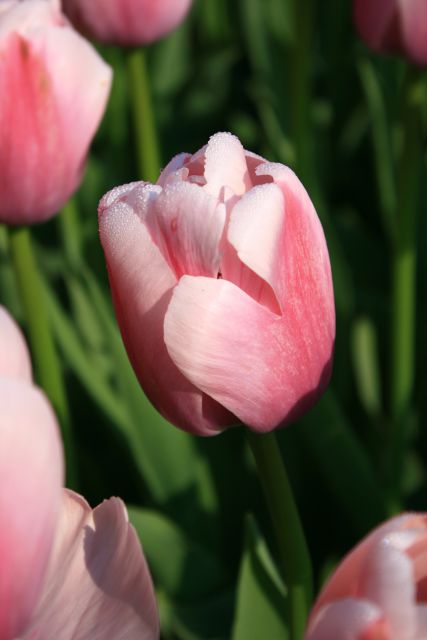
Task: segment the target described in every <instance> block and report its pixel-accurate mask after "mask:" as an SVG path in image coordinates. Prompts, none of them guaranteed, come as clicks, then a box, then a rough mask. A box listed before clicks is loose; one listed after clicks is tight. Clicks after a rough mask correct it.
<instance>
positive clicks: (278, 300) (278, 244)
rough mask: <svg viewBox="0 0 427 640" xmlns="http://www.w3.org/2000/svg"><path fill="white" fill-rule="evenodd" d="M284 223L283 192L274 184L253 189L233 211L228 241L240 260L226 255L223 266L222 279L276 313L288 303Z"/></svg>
mask: <svg viewBox="0 0 427 640" xmlns="http://www.w3.org/2000/svg"><path fill="white" fill-rule="evenodd" d="M284 222H285V206H284V198H283V194H282V191H281V189H280V188H279V187H278V186H277V185H275V184H265V185H261V186H257V187H254V188H253V189H251V190H250V191H249V192H248V193H246V194H245V195H244V196H243V197H242V198H241V199H240V200H239V201H238V202H237V203H236V204H235V206H234V207H233V209H232V211H231V216H230V223H229V226H228V231H227V238H228V241H229V242H230V244H231V245H232V246H233V247H234V249H235V252H237V256H236V255H235V252H234V251H233V252H231V251H225V252H224V258H223V260H222V263H221V267H222V276H223V278H225V279H227V280H230V281H231V282H234V283H235V284H236V285H237V286H238V287H240V288H241V289H243V290H244V291H246V292H247V293H248V294H249V295H250V296H251V297H252V298H254V299H255V300H258V301H259V302H261V304H265V305H266V306H267V307H268V308H269V309H270V310H271V311H274V312H275V313H280V312H281V306H282V302H283V301H284V299H285V288H284V285H285V282H286V278H285V273H284V265H285V261H284V251H285V246H284ZM236 258H238V259H236ZM255 274H256V275H255ZM256 276H258V277H256ZM260 279H261V281H260ZM265 284H267V285H269V286H267V287H266V286H265Z"/></svg>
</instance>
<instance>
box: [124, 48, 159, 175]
mask: <svg viewBox="0 0 427 640" xmlns="http://www.w3.org/2000/svg"><path fill="white" fill-rule="evenodd" d="M127 75H128V86H129V95H130V101H131V110H132V118H133V126H134V134H135V139H136V151H137V159H138V171H139V175H140V177H141V178H142V179H143V180H147V181H148V182H152V183H154V182H156V180H157V178H158V177H159V173H160V169H161V160H160V149H159V140H158V134H157V128H156V123H155V119H154V112H153V105H152V98H151V90H150V79H149V75H148V69H147V61H146V54H145V51H144V50H143V49H133V50H130V51H129V52H128V54H127Z"/></svg>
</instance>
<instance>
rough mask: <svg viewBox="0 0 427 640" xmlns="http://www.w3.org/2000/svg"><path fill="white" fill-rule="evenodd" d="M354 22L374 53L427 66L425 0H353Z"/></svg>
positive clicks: (426, 13) (426, 4) (426, 10)
mask: <svg viewBox="0 0 427 640" xmlns="http://www.w3.org/2000/svg"><path fill="white" fill-rule="evenodd" d="M354 20H355V23H356V27H357V29H358V31H359V33H360V36H361V38H362V39H363V40H364V41H365V42H366V44H367V45H368V46H369V47H371V48H372V49H374V50H375V51H379V52H383V53H400V54H402V55H404V56H407V57H408V58H409V59H411V60H412V61H414V62H416V63H418V64H420V65H425V64H427V3H426V2H425V0H405V1H404V2H401V1H400V0H354Z"/></svg>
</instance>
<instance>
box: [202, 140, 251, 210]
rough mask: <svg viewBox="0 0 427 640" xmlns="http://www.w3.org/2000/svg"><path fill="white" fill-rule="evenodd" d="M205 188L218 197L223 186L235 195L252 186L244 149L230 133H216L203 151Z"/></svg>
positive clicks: (244, 191)
mask: <svg viewBox="0 0 427 640" xmlns="http://www.w3.org/2000/svg"><path fill="white" fill-rule="evenodd" d="M205 179H206V186H205V189H206V191H207V192H208V193H210V194H211V195H213V196H215V197H216V198H220V197H221V195H222V193H223V189H224V187H225V186H227V187H230V189H231V190H232V192H233V193H234V194H235V195H237V196H238V195H242V194H244V193H246V191H247V190H248V189H250V187H251V186H252V184H251V181H250V178H249V171H248V167H247V165H246V158H245V150H244V148H243V147H242V144H241V142H240V140H239V139H238V138H236V136H233V135H232V134H231V133H216V134H215V135H213V136H212V137H211V139H210V140H209V143H208V145H207V147H206V152H205Z"/></svg>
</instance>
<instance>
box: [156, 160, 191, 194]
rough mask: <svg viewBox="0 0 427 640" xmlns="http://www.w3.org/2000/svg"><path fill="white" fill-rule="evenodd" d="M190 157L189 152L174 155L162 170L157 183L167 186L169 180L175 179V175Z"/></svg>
mask: <svg viewBox="0 0 427 640" xmlns="http://www.w3.org/2000/svg"><path fill="white" fill-rule="evenodd" d="M190 158H191V156H190V154H189V153H179V154H178V155H177V156H174V157H173V158H172V160H170V161H169V162H168V164H167V165H166V167H165V168H164V169H163V170H162V172H161V174H160V176H159V179H158V180H157V182H156V184H157V185H160V186H161V187H165V186H166V184H167V183H168V182H170V181H171V180H173V177H174V175H175V174H176V173H177V172H179V171H180V169H182V168H183V166H184V165H185V163H186V161H187V160H189V159H190Z"/></svg>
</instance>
